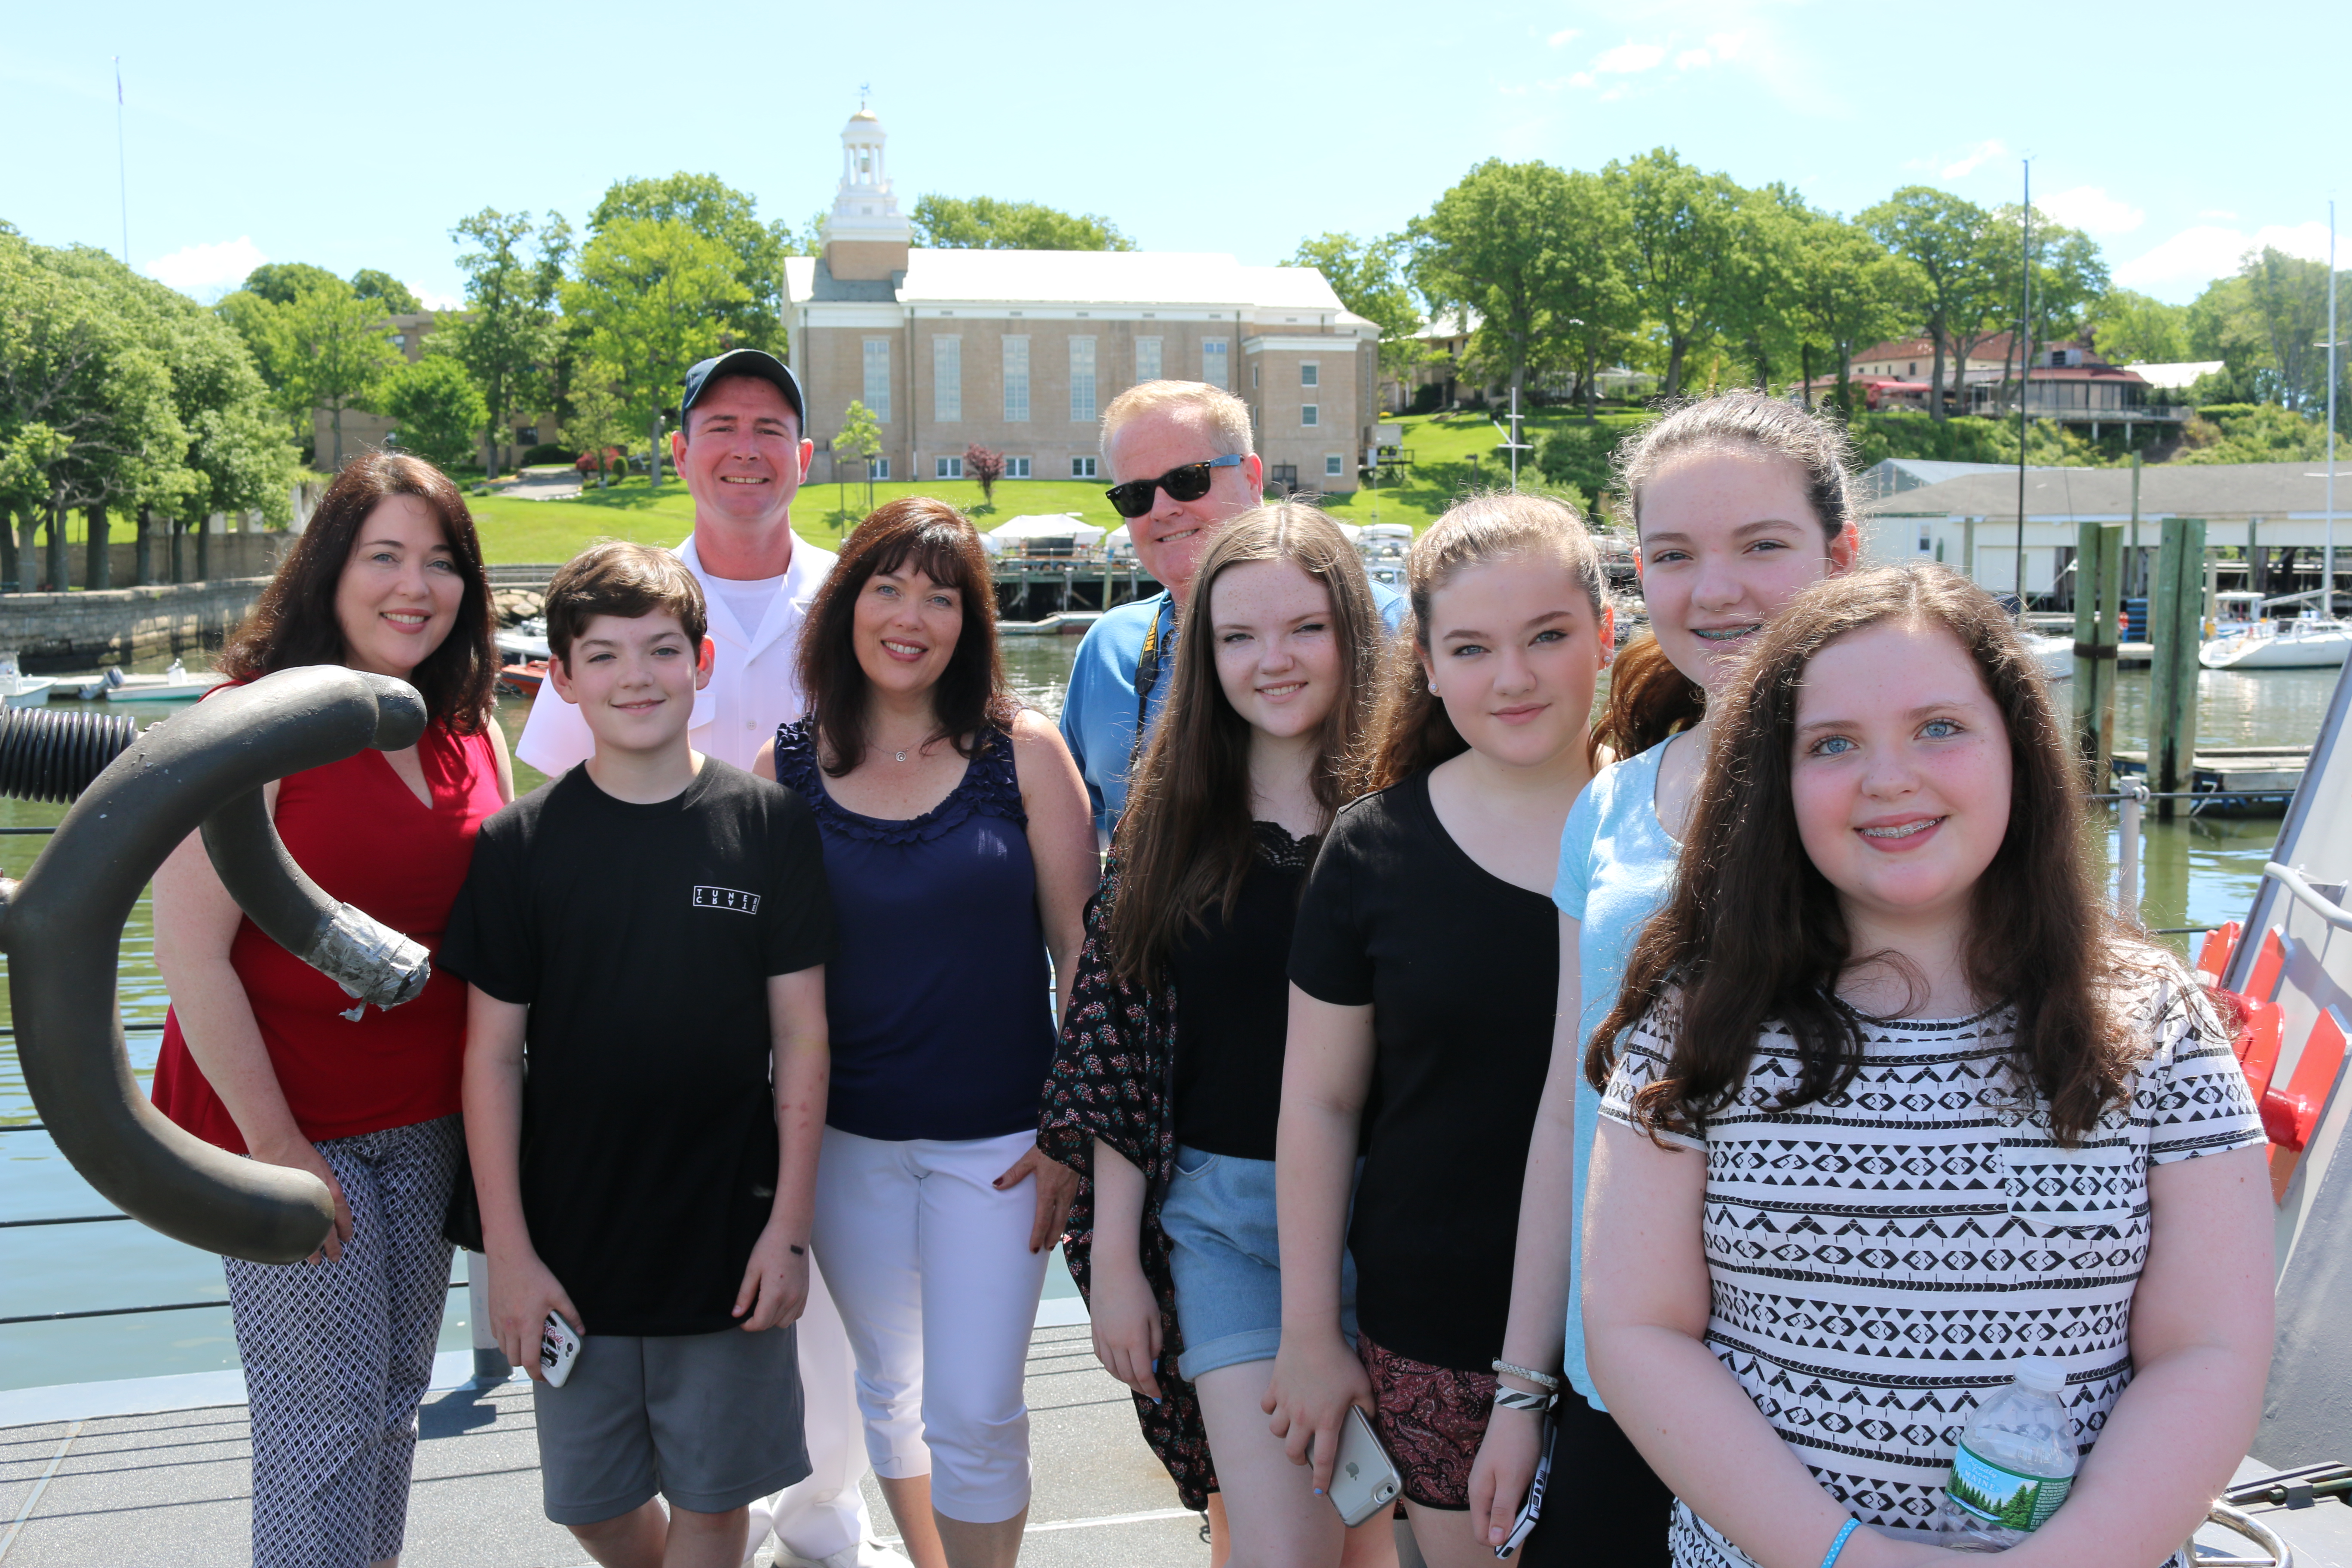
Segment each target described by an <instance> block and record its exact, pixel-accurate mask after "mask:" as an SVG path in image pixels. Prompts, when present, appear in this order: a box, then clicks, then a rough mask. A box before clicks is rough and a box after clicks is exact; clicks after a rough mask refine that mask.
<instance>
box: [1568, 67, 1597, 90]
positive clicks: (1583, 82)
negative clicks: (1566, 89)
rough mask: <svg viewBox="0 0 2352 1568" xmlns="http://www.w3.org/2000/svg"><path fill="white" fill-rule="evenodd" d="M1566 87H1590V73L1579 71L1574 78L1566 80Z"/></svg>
mask: <svg viewBox="0 0 2352 1568" xmlns="http://www.w3.org/2000/svg"><path fill="white" fill-rule="evenodd" d="M1568 85H1569V86H1570V87H1591V85H1592V73H1591V71H1579V72H1577V73H1576V74H1575V75H1574V76H1572V77H1570V78H1569V79H1568Z"/></svg>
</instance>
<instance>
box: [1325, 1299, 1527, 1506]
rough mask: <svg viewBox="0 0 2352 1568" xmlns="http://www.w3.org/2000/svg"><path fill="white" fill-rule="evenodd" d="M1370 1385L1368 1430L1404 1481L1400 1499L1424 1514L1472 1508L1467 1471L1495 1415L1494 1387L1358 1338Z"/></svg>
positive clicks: (1473, 1375) (1480, 1376)
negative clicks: (1433, 1510)
mask: <svg viewBox="0 0 2352 1568" xmlns="http://www.w3.org/2000/svg"><path fill="white" fill-rule="evenodd" d="M1356 1354H1357V1356H1358V1357H1359V1358H1360V1360H1361V1361H1362V1362H1363V1363H1364V1370H1365V1371H1366V1372H1368V1373H1370V1374H1371V1379H1372V1405H1373V1407H1374V1408H1373V1414H1372V1430H1373V1432H1374V1433H1375V1434H1377V1435H1378V1436H1379V1437H1380V1440H1381V1447H1384V1448H1386V1449H1387V1450H1388V1451H1389V1458H1391V1459H1394V1460H1395V1461H1396V1468H1397V1471H1398V1473H1399V1474H1400V1475H1402V1477H1403V1478H1404V1495H1405V1496H1406V1497H1408V1498H1410V1499H1411V1500H1413V1501H1414V1502H1417V1503H1419V1504H1420V1505H1421V1506H1422V1507H1423V1508H1442V1509H1452V1510H1464V1509H1467V1508H1468V1507H1469V1506H1470V1467H1471V1465H1472V1464H1473V1463H1474V1462H1475V1461H1476V1459H1477V1458H1478V1445H1479V1444H1480V1443H1482V1442H1484V1441H1485V1440H1486V1417H1487V1416H1488V1415H1490V1414H1492V1413H1493V1411H1494V1408H1495V1379H1494V1376H1493V1374H1492V1373H1483V1372H1455V1371H1454V1370H1453V1369H1452V1368H1451V1367H1443V1366H1432V1365H1430V1364H1429V1363H1427V1362H1423V1361H1413V1360H1412V1359H1410V1358H1409V1357H1406V1356H1401V1355H1399V1354H1397V1353H1396V1352H1394V1351H1391V1350H1385V1349H1383V1348H1381V1346H1379V1345H1377V1344H1374V1343H1373V1342H1372V1337H1371V1336H1370V1334H1366V1333H1359V1334H1358V1335H1357V1336H1356Z"/></svg>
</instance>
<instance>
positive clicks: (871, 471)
mask: <svg viewBox="0 0 2352 1568" xmlns="http://www.w3.org/2000/svg"><path fill="white" fill-rule="evenodd" d="M889 477H890V459H889V458H875V459H874V460H873V461H872V462H870V463H868V464H867V465H866V478H867V479H888V478H889Z"/></svg>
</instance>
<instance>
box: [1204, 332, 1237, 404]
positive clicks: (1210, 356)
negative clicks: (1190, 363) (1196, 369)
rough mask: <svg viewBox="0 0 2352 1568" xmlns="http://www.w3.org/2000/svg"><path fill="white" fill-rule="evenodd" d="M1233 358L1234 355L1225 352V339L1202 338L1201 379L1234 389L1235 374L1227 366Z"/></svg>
mask: <svg viewBox="0 0 2352 1568" xmlns="http://www.w3.org/2000/svg"><path fill="white" fill-rule="evenodd" d="M1231 360H1232V356H1231V355H1230V354H1228V353H1226V352H1225V340H1224V339H1223V338H1202V340H1201V379H1202V381H1205V382H1207V383H1208V384H1210V385H1211V386H1219V387H1223V388H1225V389H1226V390H1228V391H1230V390H1232V388H1233V384H1234V378H1233V374H1232V372H1231V371H1230V370H1229V369H1228V368H1227V367H1228V365H1229V364H1230V363H1231Z"/></svg>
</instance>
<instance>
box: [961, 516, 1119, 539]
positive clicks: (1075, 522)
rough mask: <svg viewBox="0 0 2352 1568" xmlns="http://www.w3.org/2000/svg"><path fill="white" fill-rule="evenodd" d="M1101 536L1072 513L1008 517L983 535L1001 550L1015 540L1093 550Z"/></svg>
mask: <svg viewBox="0 0 2352 1568" xmlns="http://www.w3.org/2000/svg"><path fill="white" fill-rule="evenodd" d="M1102 536H1103V531H1102V530H1101V529H1099V528H1097V527H1096V526H1095V525H1094V524H1093V523H1091V522H1087V521H1084V520H1082V519H1081V518H1080V517H1079V516H1078V514H1077V513H1076V512H1074V511H1056V512H1032V513H1028V514H1026V515H1024V516H1021V517H1008V518H1006V519H1005V520H1004V521H1003V522H1000V523H998V524H997V525H996V526H995V527H994V528H992V529H990V530H989V531H988V532H987V533H986V534H985V535H983V537H985V538H989V539H993V540H996V541H998V542H999V546H1000V548H1001V547H1002V546H1003V545H1004V544H1009V543H1011V542H1013V541H1014V540H1016V539H1067V540H1072V541H1075V542H1077V543H1078V544H1081V545H1086V546H1092V545H1093V544H1095V543H1096V542H1098V541H1099V540H1100V539H1101V538H1102Z"/></svg>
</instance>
